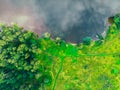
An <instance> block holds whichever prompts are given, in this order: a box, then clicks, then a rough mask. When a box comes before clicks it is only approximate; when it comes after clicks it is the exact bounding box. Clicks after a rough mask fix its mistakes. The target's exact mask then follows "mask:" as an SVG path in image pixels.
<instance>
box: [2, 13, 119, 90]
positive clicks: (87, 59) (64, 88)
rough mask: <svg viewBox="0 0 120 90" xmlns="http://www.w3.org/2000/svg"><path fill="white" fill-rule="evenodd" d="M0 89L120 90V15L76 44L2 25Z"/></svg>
mask: <svg viewBox="0 0 120 90" xmlns="http://www.w3.org/2000/svg"><path fill="white" fill-rule="evenodd" d="M0 90H120V15H116V16H114V18H113V22H112V23H111V25H110V26H109V27H108V30H107V32H106V36H105V37H103V36H102V35H98V39H97V40H93V39H92V38H90V37H86V38H84V39H83V42H82V43H80V44H75V45H74V44H72V43H67V42H66V41H64V40H62V39H60V38H59V37H57V38H56V39H53V38H51V35H50V34H49V33H45V34H44V35H43V36H42V37H39V36H38V35H37V34H36V33H34V32H31V31H30V30H24V28H22V27H20V26H18V25H17V24H13V25H6V24H0Z"/></svg>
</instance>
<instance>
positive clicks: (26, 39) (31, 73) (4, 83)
mask: <svg viewBox="0 0 120 90" xmlns="http://www.w3.org/2000/svg"><path fill="white" fill-rule="evenodd" d="M0 28H1V32H0V72H1V73H0V90H38V89H39V88H40V87H41V85H43V84H45V83H49V82H50V80H51V76H50V74H48V73H49V72H47V71H45V68H46V67H45V66H44V65H43V64H41V63H42V60H40V59H38V58H37V57H36V56H38V54H39V55H42V53H41V49H40V42H39V38H38V36H37V35H36V34H34V33H32V32H30V31H25V30H23V28H21V27H19V26H17V25H16V24H14V25H12V26H7V25H1V26H0ZM48 79H50V80H48ZM46 80H47V81H46Z"/></svg>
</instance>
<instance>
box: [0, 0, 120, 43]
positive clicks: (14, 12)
mask: <svg viewBox="0 0 120 90" xmlns="http://www.w3.org/2000/svg"><path fill="white" fill-rule="evenodd" d="M119 3H120V0H114V1H113V0H29V1H28V0H19V1H18V0H1V1H0V22H5V23H11V22H16V23H18V24H19V25H21V26H23V27H25V29H29V30H33V31H34V32H36V33H37V34H38V35H39V36H41V35H42V34H43V33H45V32H49V33H51V35H52V37H53V38H55V37H61V38H62V39H64V40H66V41H67V42H72V43H80V42H81V41H82V39H83V38H84V37H87V36H89V37H92V38H93V39H96V34H97V33H99V34H103V32H105V30H106V28H107V18H108V17H110V16H113V15H115V14H116V13H119V12H120V4H119Z"/></svg>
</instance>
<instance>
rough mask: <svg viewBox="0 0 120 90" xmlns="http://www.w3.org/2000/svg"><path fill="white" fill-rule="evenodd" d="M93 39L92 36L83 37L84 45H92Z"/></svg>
mask: <svg viewBox="0 0 120 90" xmlns="http://www.w3.org/2000/svg"><path fill="white" fill-rule="evenodd" d="M91 40H92V39H91V37H86V38H83V44H84V45H90V43H91Z"/></svg>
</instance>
